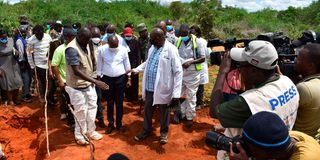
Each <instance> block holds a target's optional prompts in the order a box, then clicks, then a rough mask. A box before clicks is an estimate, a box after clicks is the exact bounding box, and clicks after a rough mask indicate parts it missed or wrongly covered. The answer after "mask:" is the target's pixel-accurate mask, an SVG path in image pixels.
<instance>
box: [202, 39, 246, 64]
mask: <svg viewBox="0 0 320 160" xmlns="http://www.w3.org/2000/svg"><path fill="white" fill-rule="evenodd" d="M250 41H252V39H240V40H237V39H236V38H228V39H226V40H225V41H222V40H220V39H218V38H214V39H209V40H208V44H207V47H209V48H212V47H223V48H224V51H219V52H213V54H211V55H210V60H211V64H212V65H217V66H220V64H221V59H222V55H223V54H224V52H225V51H226V50H231V48H234V47H235V46H236V44H238V43H244V46H246V45H248V44H249V42H250Z"/></svg>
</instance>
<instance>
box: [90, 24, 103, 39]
mask: <svg viewBox="0 0 320 160" xmlns="http://www.w3.org/2000/svg"><path fill="white" fill-rule="evenodd" d="M91 34H92V38H100V36H101V34H100V29H99V28H98V27H92V28H91Z"/></svg>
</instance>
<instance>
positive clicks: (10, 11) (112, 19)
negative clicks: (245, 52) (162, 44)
mask: <svg viewBox="0 0 320 160" xmlns="http://www.w3.org/2000/svg"><path fill="white" fill-rule="evenodd" d="M159 2H160V1H159V0H158V1H150V0H127V1H123V0H114V1H111V2H105V1H103V0H100V1H95V0H68V1H65V0H28V1H21V2H20V3H17V4H14V5H9V4H7V3H4V2H3V1H0V25H1V26H2V27H3V28H6V29H9V30H12V29H13V28H16V27H18V25H19V23H18V17H19V15H27V16H28V17H29V19H30V22H31V23H32V24H33V25H35V24H45V23H47V21H48V20H62V21H63V22H64V23H74V22H80V23H82V24H86V23H95V24H103V23H106V22H109V23H113V24H115V25H117V26H118V31H121V29H122V27H123V26H124V24H125V23H127V22H131V23H133V24H134V25H137V24H139V23H142V22H144V23H146V25H147V26H148V28H149V29H151V28H152V27H153V26H154V24H155V23H156V22H157V21H159V20H166V19H173V20H175V21H176V24H177V25H178V24H182V23H187V24H190V25H192V24H198V25H199V26H201V29H202V30H203V33H204V34H205V36H206V37H207V38H215V37H216V36H217V37H219V38H226V37H239V38H250V37H248V36H255V35H257V34H261V33H264V32H276V31H283V32H284V33H286V34H287V35H289V36H291V37H293V38H296V37H298V36H300V34H301V32H302V31H303V30H306V29H313V30H316V31H317V30H318V29H320V26H319V23H320V12H319V8H320V2H319V1H314V2H313V3H312V4H311V5H310V6H308V7H305V8H294V7H289V8H288V9H287V10H284V11H275V10H272V9H270V8H269V9H268V8H267V9H264V10H261V11H258V12H254V13H249V12H247V11H246V10H244V9H239V8H234V7H223V6H222V5H221V0H194V1H192V2H191V3H182V2H173V3H171V4H170V5H169V6H161V5H160V4H159Z"/></svg>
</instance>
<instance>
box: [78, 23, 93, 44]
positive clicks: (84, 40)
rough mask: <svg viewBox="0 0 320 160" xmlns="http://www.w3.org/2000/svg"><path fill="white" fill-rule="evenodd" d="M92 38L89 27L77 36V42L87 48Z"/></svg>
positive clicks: (80, 31)
mask: <svg viewBox="0 0 320 160" xmlns="http://www.w3.org/2000/svg"><path fill="white" fill-rule="evenodd" d="M91 37H92V34H91V31H90V30H89V28H87V27H83V28H81V29H80V30H79V32H78V34H77V40H78V42H79V44H80V45H81V46H83V47H85V46H87V44H88V43H89V41H90V38H91Z"/></svg>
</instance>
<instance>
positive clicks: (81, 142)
mask: <svg viewBox="0 0 320 160" xmlns="http://www.w3.org/2000/svg"><path fill="white" fill-rule="evenodd" d="M76 142H77V144H78V145H80V146H84V145H88V144H89V142H88V141H86V140H84V139H78V140H76Z"/></svg>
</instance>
